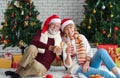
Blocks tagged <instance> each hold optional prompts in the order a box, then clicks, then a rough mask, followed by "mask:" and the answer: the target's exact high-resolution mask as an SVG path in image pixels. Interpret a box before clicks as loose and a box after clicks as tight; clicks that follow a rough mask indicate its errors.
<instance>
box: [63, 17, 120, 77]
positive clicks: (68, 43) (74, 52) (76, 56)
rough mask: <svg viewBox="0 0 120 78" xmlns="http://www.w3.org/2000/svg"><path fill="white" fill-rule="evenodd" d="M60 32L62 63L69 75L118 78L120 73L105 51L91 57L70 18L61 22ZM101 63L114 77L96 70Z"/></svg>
mask: <svg viewBox="0 0 120 78" xmlns="http://www.w3.org/2000/svg"><path fill="white" fill-rule="evenodd" d="M61 30H62V32H63V43H64V45H63V62H64V65H65V66H66V67H67V69H68V71H69V72H70V73H71V74H78V73H83V74H84V75H85V76H87V77H90V75H96V74H100V75H101V76H103V77H104V78H120V71H118V69H117V67H116V66H115V64H114V62H113V61H112V59H111V57H110V56H109V54H108V53H107V51H106V50H104V49H100V50H98V51H97V52H96V54H95V55H94V56H93V55H92V51H91V47H90V45H89V43H88V41H87V39H86V38H85V36H84V35H82V34H79V33H78V32H77V30H76V27H75V24H74V22H73V21H72V20H71V19H70V18H66V19H63V20H62V25H61ZM102 61H103V62H104V64H105V65H106V67H107V68H108V69H109V70H110V71H112V72H113V74H114V75H115V76H113V75H111V74H109V73H108V72H106V71H104V70H100V69H98V68H99V67H100V65H101V62H102Z"/></svg>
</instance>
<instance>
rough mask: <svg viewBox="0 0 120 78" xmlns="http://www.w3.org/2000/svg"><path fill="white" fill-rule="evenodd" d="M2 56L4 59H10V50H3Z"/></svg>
mask: <svg viewBox="0 0 120 78" xmlns="http://www.w3.org/2000/svg"><path fill="white" fill-rule="evenodd" d="M4 57H5V59H12V53H10V52H5V53H4Z"/></svg>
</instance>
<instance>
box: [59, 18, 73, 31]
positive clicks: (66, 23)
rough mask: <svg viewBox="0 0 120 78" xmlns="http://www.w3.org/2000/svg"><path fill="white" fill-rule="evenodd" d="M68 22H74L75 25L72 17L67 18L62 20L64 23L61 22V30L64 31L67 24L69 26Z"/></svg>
mask: <svg viewBox="0 0 120 78" xmlns="http://www.w3.org/2000/svg"><path fill="white" fill-rule="evenodd" d="M68 24H73V25H74V22H73V21H72V19H71V18H65V19H63V20H62V23H61V30H62V31H63V30H64V28H65V26H67V25H68Z"/></svg>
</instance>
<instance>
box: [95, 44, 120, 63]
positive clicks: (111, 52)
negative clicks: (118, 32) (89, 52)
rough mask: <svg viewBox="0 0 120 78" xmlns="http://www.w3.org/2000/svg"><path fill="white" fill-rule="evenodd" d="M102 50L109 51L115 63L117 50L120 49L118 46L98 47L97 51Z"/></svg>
mask: <svg viewBox="0 0 120 78" xmlns="http://www.w3.org/2000/svg"><path fill="white" fill-rule="evenodd" d="M100 48H104V49H106V50H107V52H108V53H109V55H110V56H111V58H112V59H113V61H114V62H115V56H114V54H115V53H116V48H118V45H115V44H101V45H98V46H97V49H98V50H99V49H100Z"/></svg>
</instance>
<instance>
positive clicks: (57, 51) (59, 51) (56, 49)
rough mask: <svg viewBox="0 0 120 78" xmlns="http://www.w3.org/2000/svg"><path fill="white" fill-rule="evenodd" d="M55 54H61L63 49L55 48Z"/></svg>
mask: <svg viewBox="0 0 120 78" xmlns="http://www.w3.org/2000/svg"><path fill="white" fill-rule="evenodd" d="M53 52H54V53H61V52H62V49H61V48H60V47H58V46H54V49H53Z"/></svg>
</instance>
